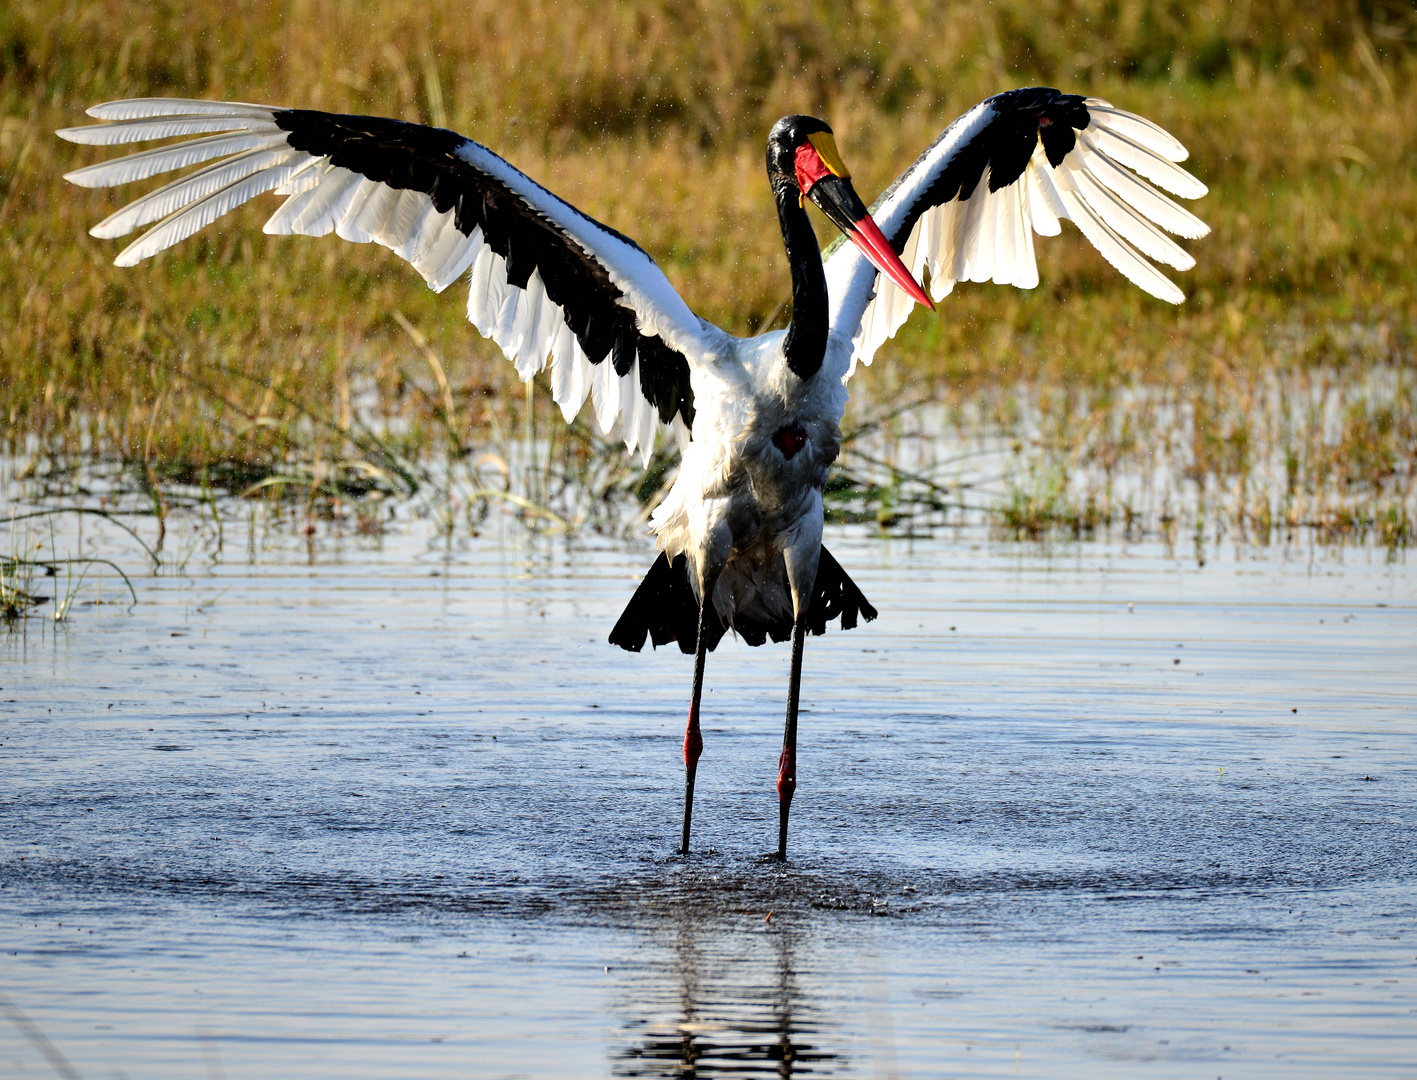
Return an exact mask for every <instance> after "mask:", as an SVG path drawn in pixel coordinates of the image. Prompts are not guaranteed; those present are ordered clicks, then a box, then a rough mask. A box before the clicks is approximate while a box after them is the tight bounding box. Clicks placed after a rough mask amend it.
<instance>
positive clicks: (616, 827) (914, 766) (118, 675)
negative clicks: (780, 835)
mask: <svg viewBox="0 0 1417 1080" xmlns="http://www.w3.org/2000/svg"><path fill="white" fill-rule="evenodd" d="M85 528H86V529H87V532H86V535H85V538H84V550H85V551H86V552H88V553H95V552H111V553H114V554H117V555H119V556H120V557H121V558H122V560H123V562H124V565H125V566H128V567H130V568H132V569H134V570H141V566H140V565H139V563H138V561H137V560H135V559H134V558H133V557H132V550H133V548H132V545H131V543H130V542H127V541H126V540H125V539H124V538H122V537H121V535H120V534H117V533H112V534H111V535H110V533H109V532H107V531H105V530H106V529H107V528H108V527H107V526H103V525H95V524H93V523H92V522H90V523H89V524H88V525H86V526H85ZM180 537H181V534H180V532H179V531H178V530H177V529H176V528H175V529H174V530H173V531H172V534H171V535H170V536H169V545H170V546H176V545H178V544H179V543H180V542H181V541H180ZM68 541H72V538H68ZM65 542H67V541H66V539H65V538H63V537H61V546H62V545H63V544H64V543H65ZM828 545H829V546H830V547H831V548H832V550H833V552H834V553H835V554H836V555H837V557H838V558H839V560H840V561H841V562H842V563H843V565H845V566H846V567H847V569H848V570H849V571H850V572H851V573H852V575H853V576H854V577H855V578H856V580H857V581H858V583H859V584H860V585H861V586H862V587H863V589H864V590H865V591H866V593H867V595H868V596H869V597H870V598H871V599H872V600H873V601H874V602H875V603H876V605H877V606H878V607H880V609H881V612H882V615H881V618H880V619H879V620H878V621H877V622H875V623H873V624H871V625H869V626H866V627H863V628H861V629H857V630H855V631H851V632H847V633H842V632H836V633H832V634H828V635H827V636H826V637H824V638H814V639H811V640H810V641H809V643H808V648H807V654H806V655H807V660H806V674H805V678H804V692H803V694H804V709H805V711H804V714H803V720H802V734H801V745H800V754H799V788H798V794H797V798H796V802H795V804H794V812H793V821H792V838H791V845H792V851H791V855H792V858H791V862H790V863H789V864H788V865H787V866H785V867H784V866H778V865H774V864H770V863H764V862H761V861H759V856H760V854H761V853H762V852H764V851H767V850H768V849H769V848H770V847H772V846H773V844H774V842H775V825H776V800H775V795H774V791H773V784H774V778H775V769H776V759H777V749H778V745H779V743H780V739H781V726H780V725H781V714H782V709H783V704H784V697H785V684H786V668H787V650H786V648H785V647H777V648H772V647H769V648H764V649H758V650H753V649H749V648H747V647H745V646H743V645H741V644H739V643H735V642H732V641H728V642H725V644H724V645H723V646H721V647H720V649H719V651H718V652H717V653H715V654H713V655H712V656H711V657H710V658H709V664H708V687H709V690H708V693H707V695H706V702H705V753H704V758H703V760H702V762H701V764H700V769H699V783H698V793H697V798H696V823H695V844H696V847H697V851H696V852H695V854H693V855H692V856H690V857H689V858H687V859H683V858H679V857H677V856H676V855H674V853H673V851H674V847H675V844H676V842H677V839H678V824H679V821H678V818H679V798H680V795H681V787H682V764H681V761H680V758H679V738H680V725H681V724H682V719H683V713H684V711H685V706H686V703H687V702H686V699H687V694H688V683H689V675H690V661H689V658H686V657H684V656H682V655H680V654H679V653H678V652H677V650H676V651H674V652H665V651H660V652H658V653H652V654H646V655H640V656H631V655H628V654H624V653H621V652H619V651H618V650H613V649H612V648H611V647H610V646H608V645H607V644H605V635H606V633H607V632H608V629H609V627H610V625H611V623H612V622H613V621H614V618H615V616H616V615H617V614H618V612H619V610H620V607H621V606H622V605H623V603H624V601H625V599H626V598H627V597H628V595H629V593H630V592H631V591H632V589H633V586H634V583H635V581H636V580H637V579H638V577H639V575H640V574H641V573H642V572H643V570H644V569H645V568H646V567H647V566H648V563H649V561H650V558H651V555H650V553H649V552H648V550H647V549H643V548H626V547H623V546H617V545H614V544H610V543H608V542H607V543H599V542H596V541H593V540H586V539H582V540H580V541H577V542H575V543H567V542H565V541H545V540H538V541H533V540H530V539H528V538H527V537H526V536H525V535H524V534H522V533H520V532H519V531H517V530H515V529H514V528H512V529H508V530H507V531H505V532H502V533H501V535H488V536H484V537H482V538H480V539H476V540H468V541H465V542H463V543H460V544H456V545H452V546H451V547H449V545H447V544H445V543H443V542H442V541H439V540H437V539H433V538H428V537H425V535H424V531H423V528H422V526H420V525H418V524H413V525H410V526H408V527H407V528H406V529H402V530H401V531H399V532H397V533H394V534H391V535H389V536H386V537H384V538H383V539H381V540H379V541H372V540H353V539H344V540H339V539H335V538H330V537H324V536H322V537H319V538H317V539H316V540H315V541H314V542H313V543H312V544H311V545H309V546H308V547H307V545H306V543H305V541H304V539H303V538H302V537H299V536H292V535H288V534H285V533H282V532H279V531H266V530H265V529H263V528H259V527H258V528H257V530H256V531H255V532H253V533H252V534H251V535H250V536H248V537H247V536H242V535H241V534H240V532H239V530H236V529H234V528H233V529H228V531H227V532H226V535H225V536H224V548H225V554H223V555H222V556H220V557H219V558H215V559H214V558H212V553H211V552H210V551H209V550H196V549H195V548H194V554H193V556H192V558H191V559H190V560H189V561H188V562H187V564H186V567H185V570H184V573H183V574H181V575H177V576H162V577H156V578H154V577H143V578H137V579H135V586H136V587H137V589H138V592H139V595H140V597H141V600H142V602H141V603H140V604H139V605H137V606H136V607H132V608H131V609H130V608H128V607H126V606H124V605H122V604H113V603H104V604H102V605H92V604H90V605H87V606H86V605H84V604H83V603H82V597H81V602H80V603H79V604H77V605H76V606H75V609H74V614H73V615H72V617H71V619H70V621H68V622H66V623H64V624H60V625H58V626H54V625H52V624H49V623H45V622H42V621H40V620H36V619H31V620H28V621H27V623H26V624H25V625H24V626H23V627H22V628H20V629H18V630H15V631H12V632H10V633H8V634H6V635H5V636H4V637H3V638H0V655H3V658H4V663H3V667H0V676H3V678H0V683H2V684H3V686H0V742H3V745H2V746H0V775H2V776H3V785H0V945H2V946H3V955H0V989H3V991H4V995H5V999H3V1000H0V1010H2V1011H4V1012H5V1013H6V1014H7V1015H8V1016H9V1017H10V1021H9V1022H4V1021H0V1073H4V1074H6V1075H15V1076H47V1075H56V1074H59V1075H73V1072H72V1071H71V1072H67V1073H66V1072H65V1071H64V1070H65V1069H66V1068H69V1069H71V1070H74V1071H77V1073H79V1074H81V1075H84V1076H88V1077H94V1076H105V1077H106V1076H131V1077H193V1076H198V1077H200V1076H209V1077H220V1076H229V1077H236V1076H274V1075H285V1076H302V1077H304V1076H330V1077H355V1076H357V1077H385V1076H389V1077H423V1076H435V1077H444V1076H460V1077H461V1076H473V1077H511V1076H532V1077H543V1076H546V1077H551V1076H556V1077H561V1076H603V1075H614V1076H676V1077H678V1076H701V1077H707V1076H720V1075H721V1076H730V1075H731V1076H751V1075H764V1076H768V1075H771V1076H782V1075H794V1076H881V1077H886V1076H915V1077H928V1076H951V1077H971V1076H1009V1077H1012V1076H1033V1077H1098V1076H1116V1077H1211V1076H1227V1077H1231V1076H1233V1077H1240V1076H1244V1077H1263V1076H1276V1077H1278V1076H1283V1077H1295V1076H1326V1077H1331V1076H1344V1077H1361V1076H1403V1075H1411V1071H1410V1070H1411V1068H1412V1063H1413V1062H1414V1061H1417V925H1414V917H1417V902H1414V900H1417V891H1414V886H1417V851H1414V846H1413V845H1412V843H1411V839H1410V838H1411V836H1412V835H1413V828H1414V826H1417V740H1414V739H1413V735H1414V733H1417V693H1414V690H1417V679H1414V676H1413V670H1412V669H1413V663H1412V657H1413V656H1414V655H1417V618H1414V614H1417V575H1414V573H1413V572H1412V570H1411V569H1410V568H1409V567H1408V566H1406V565H1403V564H1397V565H1389V564H1387V563H1386V562H1385V561H1384V559H1383V557H1382V556H1381V554H1373V553H1370V552H1367V551H1355V550H1351V549H1349V550H1334V551H1329V552H1324V551H1317V552H1315V551H1310V550H1308V549H1290V550H1282V549H1262V550H1247V549H1223V550H1216V551H1211V552H1209V553H1208V555H1207V559H1206V562H1205V565H1204V566H1201V565H1198V564H1197V561H1196V560H1195V558H1194V557H1193V553H1189V552H1187V553H1185V554H1184V555H1175V554H1173V553H1171V552H1169V551H1167V550H1166V549H1165V548H1163V547H1161V546H1159V545H1150V544H1148V545H1141V546H1134V547H1124V546H1122V545H1119V544H1103V543H1096V544H1093V543H1089V544H1082V545H1069V546H1062V547H1055V548H1052V549H1042V548H1037V547H1023V546H1019V545H1007V544H996V543H990V542H988V541H987V540H986V539H984V538H983V537H982V536H980V535H977V534H973V533H962V534H960V535H956V536H944V535H942V536H940V537H937V538H935V539H931V540H922V541H916V542H913V543H912V542H909V541H904V540H891V541H881V540H876V539H872V538H869V537H866V536H864V535H859V534H843V533H834V534H832V535H831V536H830V537H829V539H828ZM112 584H113V583H112V580H111V579H110V580H109V581H108V582H107V584H106V586H105V589H104V594H103V595H104V597H105V599H106V600H116V599H117V598H118V594H117V593H116V592H114V591H113V589H112ZM83 595H86V596H87V597H88V598H90V599H92V597H93V595H94V594H93V592H92V591H91V590H90V591H89V592H88V593H86V594H83ZM1296 710H1297V711H1296ZM769 916H770V917H769ZM46 1054H49V1055H52V1056H50V1057H49V1058H47V1057H46ZM61 1059H62V1060H61ZM65 1062H67V1063H68V1064H67V1065H66V1064H65Z"/></svg>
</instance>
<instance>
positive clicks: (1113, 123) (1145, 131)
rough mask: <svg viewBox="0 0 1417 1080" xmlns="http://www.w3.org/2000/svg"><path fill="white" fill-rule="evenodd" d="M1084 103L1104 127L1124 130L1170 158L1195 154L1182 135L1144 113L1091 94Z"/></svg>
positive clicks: (1153, 150) (1129, 136)
mask: <svg viewBox="0 0 1417 1080" xmlns="http://www.w3.org/2000/svg"><path fill="white" fill-rule="evenodd" d="M1083 104H1084V105H1086V106H1087V111H1088V115H1090V116H1094V117H1097V118H1098V119H1099V120H1100V122H1101V123H1102V124H1103V126H1104V127H1109V128H1112V129H1114V130H1116V131H1119V132H1121V133H1122V134H1123V135H1126V136H1127V137H1128V138H1130V139H1132V140H1133V141H1134V142H1138V143H1141V145H1143V146H1145V147H1146V148H1147V149H1148V150H1151V151H1152V152H1153V153H1155V154H1159V155H1160V156H1161V157H1164V158H1165V159H1166V160H1167V161H1185V160H1186V159H1187V158H1188V157H1190V156H1191V155H1190V153H1189V152H1188V151H1187V150H1186V148H1185V147H1184V146H1182V145H1181V143H1180V140H1179V139H1177V138H1176V137H1175V136H1174V135H1172V134H1171V133H1170V132H1169V131H1167V130H1166V129H1165V128H1162V127H1159V126H1158V125H1156V124H1153V123H1152V122H1151V121H1150V120H1148V119H1146V117H1144V116H1138V115H1136V113H1129V112H1125V111H1124V110H1122V109H1118V108H1116V107H1115V106H1113V104H1112V103H1111V102H1110V101H1103V100H1102V99H1101V98H1087V99H1086V100H1085V101H1084V102H1083Z"/></svg>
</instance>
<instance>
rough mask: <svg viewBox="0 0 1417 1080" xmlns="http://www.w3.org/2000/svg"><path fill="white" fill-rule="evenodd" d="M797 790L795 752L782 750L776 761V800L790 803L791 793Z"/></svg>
mask: <svg viewBox="0 0 1417 1080" xmlns="http://www.w3.org/2000/svg"><path fill="white" fill-rule="evenodd" d="M796 790H797V751H796V750H788V749H786V748H784V749H783V751H782V755H781V756H780V757H779V758H778V759H777V799H778V802H781V803H784V804H785V803H790V802H791V801H792V793H793V792H794V791H796Z"/></svg>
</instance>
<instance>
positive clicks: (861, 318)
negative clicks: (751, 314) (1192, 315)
mask: <svg viewBox="0 0 1417 1080" xmlns="http://www.w3.org/2000/svg"><path fill="white" fill-rule="evenodd" d="M1085 104H1086V106H1087V109H1088V113H1089V115H1090V117H1091V120H1092V122H1091V123H1090V124H1089V125H1088V127H1087V128H1086V129H1085V130H1083V131H1080V132H1077V141H1076V144H1075V145H1074V147H1073V149H1072V150H1071V151H1070V152H1069V153H1068V154H1067V155H1066V156H1065V157H1064V158H1063V160H1062V162H1061V163H1060V164H1059V166H1058V168H1056V169H1055V168H1053V166H1052V165H1051V164H1050V163H1049V161H1048V158H1047V155H1046V153H1045V152H1044V148H1043V146H1042V144H1041V141H1040V144H1039V146H1038V147H1037V148H1036V149H1035V151H1034V153H1033V157H1032V158H1031V159H1030V160H1029V162H1028V165H1027V166H1026V167H1025V169H1024V171H1023V173H1022V175H1021V176H1020V177H1019V178H1018V180H1016V181H1015V182H1014V183H1012V184H1009V185H1007V186H1006V187H1003V188H1000V189H999V190H998V191H990V190H989V173H988V170H987V169H986V170H985V172H984V174H983V176H982V177H981V178H980V180H979V182H978V183H977V184H976V185H975V187H974V190H973V191H972V192H971V194H970V197H969V198H967V199H964V200H960V199H959V198H958V197H957V196H956V198H954V199H952V200H950V201H949V202H947V203H944V204H943V205H940V206H934V207H931V208H930V209H928V210H926V211H925V212H924V213H923V214H921V215H920V218H919V220H918V221H917V222H916V223H915V226H914V228H913V229H912V230H911V233H910V236H909V238H908V239H907V241H906V243H905V245H904V248H903V250H902V258H901V261H902V262H903V263H905V265H906V267H907V268H908V269H909V270H910V271H911V272H912V273H913V274H914V275H915V276H916V277H917V278H920V277H921V276H922V275H923V274H924V272H925V271H927V270H928V272H929V275H930V295H931V298H932V299H934V300H936V301H939V300H943V299H944V298H945V297H946V296H947V295H949V293H950V292H951V291H952V290H953V289H954V285H955V282H957V281H976V282H983V281H993V282H995V283H997V284H1001V285H1016V286H1018V287H1019V288H1022V289H1031V288H1033V287H1035V286H1036V285H1037V284H1038V261H1037V257H1036V254H1035V251H1034V246H1033V234H1034V233H1035V232H1036V233H1038V234H1040V235H1042V236H1056V235H1057V234H1058V233H1059V232H1060V231H1061V224H1060V222H1061V221H1062V220H1063V219H1065V218H1066V219H1067V220H1070V221H1072V222H1074V223H1075V224H1076V225H1077V226H1078V229H1079V231H1080V232H1081V233H1082V234H1083V235H1084V236H1085V237H1087V239H1088V240H1089V241H1091V242H1092V244H1093V245H1094V246H1095V247H1096V248H1097V249H1098V251H1100V252H1101V253H1102V256H1103V257H1104V258H1105V259H1106V260H1107V261H1108V262H1109V263H1111V264H1112V265H1113V266H1114V267H1116V268H1117V270H1118V271H1120V272H1121V273H1122V275H1123V276H1124V277H1126V278H1127V279H1128V280H1129V281H1131V282H1133V283H1134V284H1136V285H1137V286H1138V287H1140V288H1142V289H1144V290H1145V291H1147V292H1148V293H1150V294H1151V295H1152V296H1155V297H1158V298H1160V299H1162V300H1166V301H1168V302H1170V303H1173V304H1179V303H1180V302H1181V301H1182V300H1183V299H1184V298H1185V297H1184V294H1183V293H1182V292H1181V290H1180V289H1178V288H1177V287H1176V285H1175V283H1174V282H1172V281H1170V280H1169V279H1168V278H1167V277H1166V276H1165V275H1164V274H1162V273H1161V272H1160V271H1158V270H1157V269H1156V267H1154V266H1153V265H1152V264H1151V262H1150V261H1149V260H1150V259H1155V260H1157V261H1158V262H1163V263H1166V264H1167V265H1169V266H1174V267H1176V268H1177V269H1179V270H1188V269H1190V268H1191V267H1192V266H1194V265H1195V259H1194V258H1193V257H1192V256H1191V255H1190V254H1189V253H1188V252H1186V251H1185V250H1184V249H1183V248H1181V247H1180V245H1178V244H1176V243H1175V242H1174V241H1173V240H1171V238H1170V237H1168V236H1167V235H1166V234H1165V232H1163V231H1162V230H1165V231H1166V232H1170V233H1173V234H1175V235H1177V236H1182V237H1186V238H1191V239H1194V238H1198V237H1201V236H1205V235H1206V233H1208V232H1209V231H1210V230H1209V228H1208V227H1207V226H1206V224H1205V223H1204V222H1203V221H1201V220H1200V219H1199V218H1197V217H1196V216H1195V215H1194V214H1192V213H1190V212H1189V211H1188V210H1185V209H1183V208H1182V207H1181V206H1179V205H1177V204H1176V203H1175V202H1173V201H1172V200H1171V199H1170V198H1168V197H1167V196H1166V195H1164V194H1162V193H1161V192H1160V191H1158V190H1156V188H1154V187H1152V186H1151V184H1148V183H1147V182H1146V181H1147V180H1150V181H1151V182H1152V183H1154V184H1156V185H1158V186H1159V187H1162V188H1165V189H1166V190H1167V191H1170V192H1172V193H1173V194H1176V195H1179V196H1181V197H1183V198H1189V199H1194V198H1199V197H1200V196H1202V195H1204V194H1205V193H1206V187H1205V185H1204V184H1202V183H1201V182H1200V181H1199V180H1197V179H1196V178H1195V177H1193V176H1191V174H1190V173H1188V172H1186V171H1185V170H1184V169H1182V168H1181V167H1180V166H1178V165H1177V164H1175V163H1176V162H1178V161H1184V160H1185V159H1186V156H1187V155H1186V149H1185V147H1183V146H1182V145H1181V144H1180V143H1179V142H1177V141H1176V139H1174V138H1173V137H1172V136H1171V135H1170V134H1168V133H1167V132H1166V131H1164V130H1162V129H1161V128H1159V127H1157V126H1156V125H1155V124H1153V123H1151V122H1150V121H1149V120H1144V119H1143V118H1142V117H1139V116H1134V115H1133V114H1131V113H1129V112H1124V111H1123V110H1121V109H1117V108H1114V107H1113V106H1111V105H1110V104H1108V103H1107V102H1105V101H1102V100H1101V99H1098V98H1088V99H1087V100H1086V102H1085ZM993 116H994V114H993V113H992V112H991V111H990V110H989V103H988V102H985V103H983V104H981V105H978V106H976V107H975V108H974V109H972V110H970V112H968V113H966V114H965V115H964V116H962V117H961V118H960V119H959V121H958V122H957V123H956V124H955V125H954V126H953V128H952V129H951V131H949V132H948V133H947V134H946V136H945V138H943V139H941V140H940V142H939V143H938V144H936V146H935V147H934V148H933V150H932V152H931V153H930V154H929V155H928V156H927V157H926V158H925V159H923V160H922V161H921V162H918V163H917V164H916V166H915V167H914V168H912V170H911V171H910V172H909V173H907V174H906V175H905V176H903V177H902V178H901V180H900V181H898V182H897V185H896V186H895V188H894V189H893V190H892V191H891V193H890V195H889V196H888V197H887V198H885V199H883V200H882V201H881V203H880V204H879V205H878V206H876V207H875V208H874V209H873V211H872V214H873V216H874V217H875V219H876V221H877V223H878V224H879V225H880V226H881V229H882V231H883V232H885V233H886V234H887V235H892V233H893V231H894V230H895V228H899V227H900V225H899V224H898V223H899V222H901V221H903V220H904V221H908V220H909V219H908V218H906V217H904V215H905V214H906V213H907V212H908V211H909V209H910V207H911V206H913V205H914V204H915V202H916V201H917V200H918V199H919V198H920V197H921V195H922V193H923V192H924V191H925V189H926V188H927V187H928V186H929V184H930V183H931V182H932V181H933V180H934V178H935V177H936V176H937V175H939V172H940V170H941V169H942V168H944V167H945V166H946V165H947V164H948V163H949V162H950V160H951V159H952V158H953V156H954V155H955V154H957V153H958V152H959V151H960V150H961V149H962V148H963V147H964V146H966V145H967V144H968V143H969V141H970V139H972V138H974V137H975V136H977V135H979V133H980V132H981V131H982V130H983V129H984V127H985V126H986V125H987V124H988V123H989V122H990V121H991V120H992V119H993ZM1123 166H1125V168H1123ZM1129 170H1130V171H1129ZM1136 174H1139V176H1140V177H1145V178H1146V179H1140V178H1139V176H1138V175H1136ZM826 272H827V287H828V290H829V292H830V295H831V304H832V316H831V325H832V330H833V332H835V333H837V334H841V335H843V336H850V337H851V339H852V348H853V353H852V361H851V368H850V370H849V371H848V372H847V377H850V374H851V372H852V371H854V370H855V368H856V364H857V363H858V362H859V363H865V364H869V363H870V362H871V358H872V357H873V356H874V355H875V353H876V350H877V349H879V348H880V346H881V345H882V344H883V343H884V342H885V341H887V340H889V339H890V338H891V337H893V336H894V335H895V333H896V331H897V330H899V329H900V327H901V326H902V325H903V324H904V322H905V320H906V319H907V318H908V317H909V316H910V312H911V311H912V310H913V308H914V303H913V301H912V300H911V299H910V297H909V296H908V295H907V294H906V293H905V291H904V290H903V289H901V288H900V287H899V286H897V285H896V284H895V283H894V282H893V281H891V280H889V279H888V278H886V277H884V276H882V275H880V274H878V273H877V272H876V270H875V268H874V267H873V266H871V264H870V263H868V262H867V261H866V260H865V258H863V257H862V256H861V255H860V254H859V252H857V250H856V249H855V248H853V247H852V246H850V245H842V246H841V247H839V248H838V249H837V250H836V251H835V253H833V254H832V256H831V257H830V258H829V259H828V260H827V266H826Z"/></svg>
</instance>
